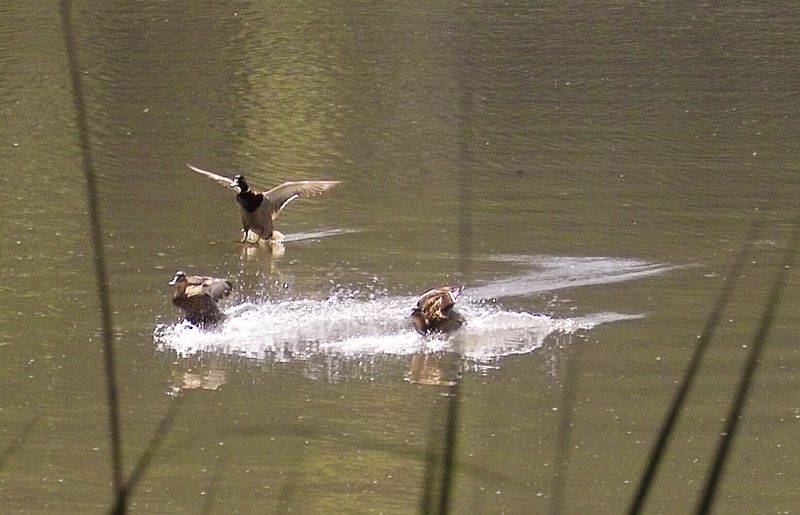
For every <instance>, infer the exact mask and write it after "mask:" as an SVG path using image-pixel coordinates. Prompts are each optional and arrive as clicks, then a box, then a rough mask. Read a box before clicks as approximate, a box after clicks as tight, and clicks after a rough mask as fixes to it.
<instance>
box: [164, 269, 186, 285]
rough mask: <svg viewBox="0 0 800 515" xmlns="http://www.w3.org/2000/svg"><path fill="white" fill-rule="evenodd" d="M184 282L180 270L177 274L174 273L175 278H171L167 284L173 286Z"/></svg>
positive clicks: (184, 278) (183, 276)
mask: <svg viewBox="0 0 800 515" xmlns="http://www.w3.org/2000/svg"><path fill="white" fill-rule="evenodd" d="M185 280H186V274H185V273H183V271H182V270H178V271H177V272H175V276H174V277H173V278H172V280H171V281H170V282H169V283H168V284H169V285H170V286H175V285H176V284H178V283H182V282H184V281H185Z"/></svg>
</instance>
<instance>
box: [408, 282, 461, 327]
mask: <svg viewBox="0 0 800 515" xmlns="http://www.w3.org/2000/svg"><path fill="white" fill-rule="evenodd" d="M462 289H463V286H457V287H456V286H445V287H442V288H434V289H432V290H429V291H427V292H425V293H423V294H422V295H421V296H420V297H419V298H418V299H417V304H416V306H414V309H413V310H411V321H412V322H413V323H414V328H415V329H416V330H417V332H418V333H420V334H428V333H431V332H440V333H449V332H450V331H455V330H456V329H458V328H459V327H461V326H462V325H463V324H464V322H465V320H464V317H463V316H462V315H461V313H459V312H458V311H456V309H455V305H456V299H457V298H458V296H459V295H461V290H462Z"/></svg>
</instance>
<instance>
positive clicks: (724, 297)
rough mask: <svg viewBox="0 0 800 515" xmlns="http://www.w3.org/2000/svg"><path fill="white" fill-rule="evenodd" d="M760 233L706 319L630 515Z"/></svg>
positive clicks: (647, 488)
mask: <svg viewBox="0 0 800 515" xmlns="http://www.w3.org/2000/svg"><path fill="white" fill-rule="evenodd" d="M757 231H758V227H757V226H754V227H753V230H752V233H751V235H750V237H748V238H747V240H746V241H745V243H744V244H743V245H742V248H741V249H740V250H739V253H738V254H737V255H736V259H735V260H734V262H733V265H732V266H731V268H730V270H729V271H728V274H727V275H726V276H725V282H724V283H723V285H722V290H721V291H720V294H719V297H718V298H717V301H716V303H715V304H714V308H713V309H712V311H711V314H710V315H709V317H708V318H707V319H706V325H705V327H704V328H703V332H702V333H700V338H699V340H698V341H697V346H696V347H695V349H694V354H693V355H692V358H691V360H690V361H689V366H688V367H687V369H686V373H685V374H684V375H683V380H682V381H681V384H680V386H678V391H677V392H676V393H675V397H674V398H673V399H672V404H671V405H670V408H669V411H668V412H667V416H666V417H665V419H664V422H663V423H662V424H661V430H660V431H659V434H658V439H657V440H656V443H655V445H653V449H652V451H651V452H650V460H649V461H648V463H647V468H646V469H645V472H644V474H643V475H642V478H641V480H640V481H639V488H638V489H637V490H636V497H634V499H633V502H632V503H631V506H630V508H629V509H628V513H629V514H630V515H634V514H637V513H640V512H641V511H642V508H644V503H645V501H646V500H647V494H648V493H650V488H651V486H652V483H653V480H654V479H655V475H656V471H657V469H658V465H659V464H660V463H661V459H662V457H663V455H664V450H665V449H666V447H667V443H668V442H669V439H670V437H671V436H672V432H673V430H674V429H675V424H676V423H677V422H678V418H679V416H680V413H681V409H682V408H683V405H684V403H685V402H686V398H687V397H688V395H689V390H690V389H691V387H692V384H693V383H694V379H695V377H696V376H697V372H698V370H699V369H700V363H701V361H702V359H703V356H705V353H706V349H707V348H708V344H709V342H710V341H711V338H712V337H713V336H714V332H715V331H716V329H717V326H718V325H719V321H720V319H721V318H722V313H723V312H724V310H725V306H727V304H728V301H729V300H730V298H731V294H732V293H733V289H734V287H735V286H736V280H737V279H738V278H739V276H740V275H741V273H742V270H743V269H744V265H745V263H746V258H747V254H748V252H749V249H750V246H751V244H752V242H753V240H754V239H755V237H756V234H757Z"/></svg>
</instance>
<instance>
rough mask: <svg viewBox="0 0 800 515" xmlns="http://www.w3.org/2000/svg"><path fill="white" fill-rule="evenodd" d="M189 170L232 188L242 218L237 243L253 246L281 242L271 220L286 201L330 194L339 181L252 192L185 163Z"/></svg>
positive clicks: (239, 180) (239, 181)
mask: <svg viewBox="0 0 800 515" xmlns="http://www.w3.org/2000/svg"><path fill="white" fill-rule="evenodd" d="M186 166H188V167H189V169H190V170H192V171H193V172H197V173H199V174H201V175H205V176H206V177H208V178H210V179H213V180H215V181H217V182H218V183H220V184H223V185H225V186H228V187H229V188H233V189H234V190H235V191H236V202H237V203H238V204H239V210H240V211H241V215H242V239H241V243H251V244H257V243H258V242H259V241H261V240H262V239H263V240H266V241H267V242H268V243H278V242H280V241H281V240H283V239H284V235H283V233H281V232H280V231H277V230H275V226H274V220H275V219H276V218H277V217H278V215H279V214H280V212H281V211H282V210H283V208H285V207H286V205H287V204H289V202H291V201H293V200H295V199H297V198H300V197H315V196H317V195H322V194H323V193H325V192H327V191H330V190H331V189H333V188H334V187H335V186H336V185H337V184H339V183H340V182H341V181H327V180H325V181H316V180H315V181H289V182H284V183H283V184H280V185H278V186H275V187H274V188H272V189H271V190H268V191H255V190H253V189H252V188H251V187H250V184H249V183H248V182H247V180H246V179H245V178H244V175H236V176H234V177H233V178H232V179H231V178H229V177H227V176H225V175H221V174H218V173H215V172H210V171H208V170H203V169H202V168H198V167H196V166H194V165H190V164H187V165H186Z"/></svg>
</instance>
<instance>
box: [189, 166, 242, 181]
mask: <svg viewBox="0 0 800 515" xmlns="http://www.w3.org/2000/svg"><path fill="white" fill-rule="evenodd" d="M186 166H188V167H189V169H190V170H191V171H193V172H197V173H199V174H201V175H205V176H206V177H208V178H209V179H213V180H215V181H217V182H218V183H220V184H222V185H223V186H230V185H231V182H233V179H231V178H230V177H226V176H224V175H220V174H218V173H214V172H209V171H208V170H203V169H201V168H198V167H196V166H192V165H190V164H189V163H186Z"/></svg>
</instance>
